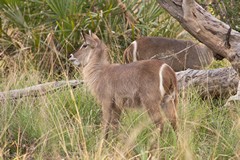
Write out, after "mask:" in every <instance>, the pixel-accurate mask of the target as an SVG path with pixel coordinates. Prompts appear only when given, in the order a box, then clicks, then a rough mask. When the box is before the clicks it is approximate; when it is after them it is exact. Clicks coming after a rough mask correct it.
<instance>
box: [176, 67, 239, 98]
mask: <svg viewBox="0 0 240 160" xmlns="http://www.w3.org/2000/svg"><path fill="white" fill-rule="evenodd" d="M176 74H177V79H178V87H179V90H180V91H181V90H184V89H187V88H189V87H194V88H197V92H198V93H199V94H200V95H201V97H208V96H211V97H221V98H229V97H230V96H231V95H234V94H236V93H237V87H238V81H239V79H238V75H237V72H236V71H235V70H234V69H233V68H218V69H212V70H193V69H187V70H185V71H181V72H177V73H176Z"/></svg>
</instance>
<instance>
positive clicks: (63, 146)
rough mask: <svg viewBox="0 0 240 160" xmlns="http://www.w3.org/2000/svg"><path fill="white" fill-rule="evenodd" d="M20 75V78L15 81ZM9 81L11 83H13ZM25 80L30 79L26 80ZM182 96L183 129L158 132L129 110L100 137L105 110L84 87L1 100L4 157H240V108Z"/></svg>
mask: <svg viewBox="0 0 240 160" xmlns="http://www.w3.org/2000/svg"><path fill="white" fill-rule="evenodd" d="M13 79H17V81H13ZM38 79H39V74H38V72H36V71H32V74H31V75H29V74H28V72H25V73H24V72H21V73H19V72H18V73H15V75H14V74H12V75H10V77H8V79H6V80H5V81H3V82H2V83H3V85H2V87H1V88H3V90H4V88H5V87H6V88H7V87H8V86H10V85H14V84H16V86H18V84H19V85H20V86H21V85H24V84H26V85H28V84H36V83H38V82H37V81H38ZM9 80H11V81H9ZM26 80H27V81H26ZM222 105H223V102H221V101H216V100H202V99H201V98H200V97H199V96H198V95H197V92H196V91H194V90H190V91H185V92H183V93H182V94H181V95H180V104H179V108H178V114H179V115H178V116H179V117H178V120H179V128H178V131H177V132H176V133H175V132H174V131H173V130H172V128H171V126H170V125H166V126H165V130H164V133H163V134H162V135H159V133H158V131H157V130H156V128H155V126H154V125H153V124H152V123H151V121H150V119H149V117H148V116H147V113H146V111H145V110H144V109H140V110H134V109H128V110H126V111H125V112H124V114H123V116H122V118H121V126H120V129H119V131H118V132H117V133H115V134H113V133H112V134H111V135H110V138H109V139H108V140H107V141H106V142H104V143H103V142H102V141H101V136H100V135H101V134H100V133H101V125H100V124H101V123H100V121H101V112H100V106H98V105H97V104H96V103H95V100H94V99H93V97H92V96H91V95H90V94H89V93H88V90H87V89H86V88H85V86H79V87H78V88H76V89H74V90H72V89H71V88H66V89H64V90H59V91H57V92H54V93H49V94H47V95H45V96H42V97H27V98H23V99H19V100H14V101H12V100H11V101H10V100H7V101H5V102H1V108H0V117H1V119H0V131H1V132H0V151H1V152H0V157H1V158H3V159H30V158H33V159H148V158H150V157H151V158H152V159H239V158H240V157H239V156H240V155H239V154H240V152H239V151H240V150H239V149H240V143H239V139H240V109H239V107H238V106H232V107H231V108H225V107H222Z"/></svg>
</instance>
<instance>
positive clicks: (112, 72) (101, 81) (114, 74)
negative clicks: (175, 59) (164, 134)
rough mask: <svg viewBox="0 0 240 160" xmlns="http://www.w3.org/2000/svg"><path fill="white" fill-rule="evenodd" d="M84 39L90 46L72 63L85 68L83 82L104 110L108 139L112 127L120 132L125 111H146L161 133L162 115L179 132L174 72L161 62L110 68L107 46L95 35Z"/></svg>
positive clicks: (79, 53) (140, 62)
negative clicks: (161, 91) (133, 108)
mask: <svg viewBox="0 0 240 160" xmlns="http://www.w3.org/2000/svg"><path fill="white" fill-rule="evenodd" d="M84 37H85V43H84V44H88V47H86V48H84V47H81V48H80V49H79V50H78V51H77V52H76V53H75V54H74V55H72V57H71V58H70V60H71V61H73V63H74V64H77V65H83V79H84V82H85V83H86V84H87V86H88V87H89V89H90V91H91V93H92V94H93V95H94V96H95V97H96V99H97V101H98V102H99V103H100V104H101V106H102V113H103V129H104V135H105V138H107V136H108V131H109V127H110V126H112V127H113V128H115V129H116V128H118V123H119V118H120V115H121V113H122V110H123V109H124V108H125V107H136V108H137V107H141V106H142V107H145V108H146V109H147V111H148V114H149V116H150V118H151V119H152V120H153V122H154V123H155V124H156V125H157V126H158V127H159V129H160V130H162V127H163V115H161V113H162V111H163V113H165V116H166V117H167V118H168V119H169V120H170V122H171V124H172V126H173V128H174V129H176V127H177V122H176V118H177V112H176V109H177V103H178V102H177V80H176V75H175V72H174V71H173V70H172V69H171V68H170V67H169V66H168V65H166V64H165V63H163V62H162V61H159V60H144V61H139V62H135V63H130V64H123V65H120V64H110V63H109V62H108V60H107V57H108V56H107V55H108V54H107V47H106V45H105V44H104V43H103V42H102V41H100V40H99V39H98V37H97V36H96V35H95V34H92V35H85V36H84ZM84 44H83V46H84ZM87 57H88V58H89V59H88V58H87ZM75 61H76V62H75ZM161 67H164V68H162V76H163V78H162V79H163V88H164V92H165V93H164V95H161V93H160V89H159V88H160V76H159V71H160V69H161ZM160 106H161V107H160Z"/></svg>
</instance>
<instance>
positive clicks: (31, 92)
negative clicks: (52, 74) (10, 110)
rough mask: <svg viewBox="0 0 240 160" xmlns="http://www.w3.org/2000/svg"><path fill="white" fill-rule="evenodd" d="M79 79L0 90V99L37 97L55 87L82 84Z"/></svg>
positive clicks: (55, 88)
mask: <svg viewBox="0 0 240 160" xmlns="http://www.w3.org/2000/svg"><path fill="white" fill-rule="evenodd" d="M82 83H83V81H81V80H70V81H57V82H48V83H44V84H38V85H35V86H31V87H27V88H23V89H16V90H10V91H6V92H0V101H5V100H7V99H12V100H14V99H19V98H23V97H31V96H32V97H37V96H42V95H45V94H47V93H49V92H51V91H56V90H57V89H62V88H64V87H67V86H71V87H76V86H78V85H80V84H82Z"/></svg>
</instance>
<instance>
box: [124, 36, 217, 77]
mask: <svg viewBox="0 0 240 160" xmlns="http://www.w3.org/2000/svg"><path fill="white" fill-rule="evenodd" d="M144 59H161V60H163V61H164V62H165V63H167V64H168V65H169V66H171V67H172V68H173V70H174V71H176V72H177V71H182V70H185V69H187V68H191V69H202V68H203V67H206V66H208V65H209V64H210V63H211V62H212V61H213V59H214V55H213V52H212V51H211V50H210V49H209V48H208V47H207V46H205V45H202V44H197V43H194V42H192V41H185V40H177V39H170V38H164V37H141V38H139V39H137V40H135V41H133V42H132V43H131V44H130V46H129V47H127V48H126V50H125V51H124V54H123V60H124V62H126V63H130V62H135V61H138V60H144Z"/></svg>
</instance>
